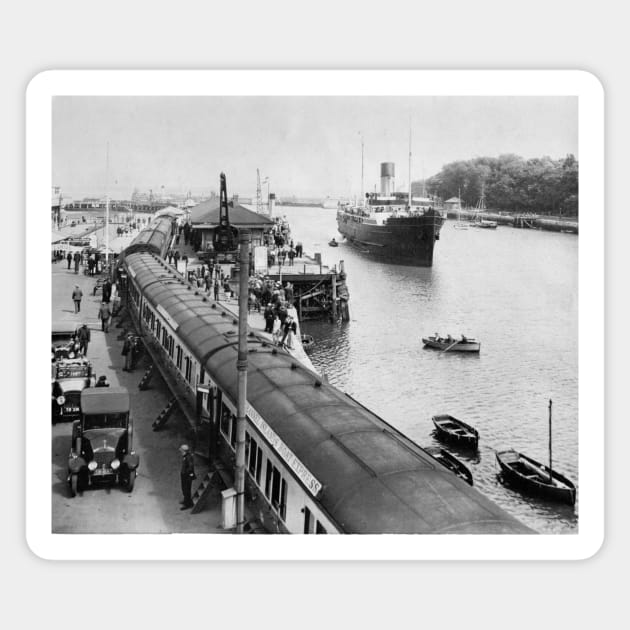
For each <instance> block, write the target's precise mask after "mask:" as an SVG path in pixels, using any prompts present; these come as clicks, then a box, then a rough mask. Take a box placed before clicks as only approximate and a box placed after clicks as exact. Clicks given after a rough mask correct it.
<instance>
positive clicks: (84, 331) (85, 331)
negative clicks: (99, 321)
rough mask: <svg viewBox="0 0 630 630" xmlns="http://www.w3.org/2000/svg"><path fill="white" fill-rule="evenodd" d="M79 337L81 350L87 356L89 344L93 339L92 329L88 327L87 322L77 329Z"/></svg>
mask: <svg viewBox="0 0 630 630" xmlns="http://www.w3.org/2000/svg"><path fill="white" fill-rule="evenodd" d="M77 339H78V340H79V352H81V353H82V354H83V356H84V357H87V351H88V345H89V343H90V341H91V334H90V329H89V328H88V327H87V324H83V326H81V328H79V330H78V331H77Z"/></svg>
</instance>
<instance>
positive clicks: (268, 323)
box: [264, 302, 276, 334]
mask: <svg viewBox="0 0 630 630" xmlns="http://www.w3.org/2000/svg"><path fill="white" fill-rule="evenodd" d="M264 318H265V332H266V333H269V334H272V333H273V322H274V320H275V319H276V314H275V313H274V312H273V306H272V305H271V303H270V302H268V303H267V306H265V312H264Z"/></svg>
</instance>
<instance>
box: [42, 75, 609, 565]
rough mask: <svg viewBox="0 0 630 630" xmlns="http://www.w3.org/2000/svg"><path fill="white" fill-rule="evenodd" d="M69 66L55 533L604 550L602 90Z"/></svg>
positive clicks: (59, 269) (53, 320) (488, 80)
mask: <svg viewBox="0 0 630 630" xmlns="http://www.w3.org/2000/svg"><path fill="white" fill-rule="evenodd" d="M79 74H80V75H81V76H73V74H72V73H70V74H69V75H67V74H66V75H65V76H61V77H57V76H55V73H52V74H50V75H49V76H48V77H46V76H44V77H43V79H42V81H43V85H44V86H45V87H44V89H47V90H49V91H50V98H49V99H42V98H40V97H37V98H36V97H35V96H32V100H33V101H34V102H38V103H39V104H40V105H41V108H42V111H45V107H46V106H48V107H49V115H50V121H49V124H50V127H49V130H50V139H49V142H50V148H51V151H50V162H49V163H48V162H44V164H43V167H42V168H46V167H49V168H50V172H49V175H48V176H49V183H50V185H49V188H47V189H48V190H50V202H49V203H50V230H49V232H50V234H51V241H50V243H51V266H50V270H51V271H50V273H51V293H50V296H51V304H50V307H51V317H50V326H51V330H50V334H51V339H52V349H51V371H52V376H51V383H52V395H51V405H52V409H51V412H50V420H51V425H50V426H51V442H50V445H49V447H48V452H49V453H50V461H51V474H50V478H49V480H48V481H47V482H46V485H47V491H48V492H49V502H48V503H47V505H48V506H50V512H49V514H48V515H47V517H48V518H49V521H48V522H49V524H50V531H49V532H46V536H47V537H48V539H49V540H62V541H63V542H62V543H60V544H61V545H62V546H63V548H64V550H66V551H68V553H70V555H71V556H73V555H74V552H73V551H72V548H73V544H74V542H73V541H75V540H76V541H80V542H77V544H78V545H88V546H89V545H90V537H89V536H77V535H79V534H87V535H97V534H98V535H112V534H133V535H135V536H136V537H137V538H138V539H139V540H140V539H146V535H162V534H194V535H198V536H196V537H195V539H196V540H198V539H199V536H201V537H202V540H203V542H202V543H201V544H202V545H203V546H204V549H205V552H206V554H207V557H212V554H213V553H214V550H217V549H222V548H223V549H225V548H226V547H225V545H228V546H229V545H231V544H234V543H233V541H234V540H235V539H236V538H238V537H237V536H236V535H237V534H250V535H254V536H256V538H255V539H250V542H249V543H248V545H249V546H253V548H254V549H255V548H256V547H257V545H258V543H257V542H256V541H258V540H260V541H261V542H260V546H261V548H262V547H264V545H265V544H266V543H265V542H264V540H265V537H266V539H267V540H268V539H269V537H270V536H271V537H274V536H277V535H280V534H296V535H298V540H300V541H301V542H304V544H305V545H310V544H314V545H316V548H317V549H322V548H323V547H322V546H324V547H325V546H326V545H327V543H326V542H322V541H323V540H324V539H323V538H321V537H320V538H315V539H310V537H306V536H304V535H309V534H320V535H322V534H327V535H328V536H329V537H330V536H332V535H334V534H354V535H399V534H407V535H409V534H412V535H415V536H414V541H418V544H419V545H420V547H419V550H418V551H417V552H416V553H417V554H419V555H420V556H421V555H422V553H423V551H421V550H420V549H423V548H424V547H423V545H425V544H427V542H428V541H429V540H431V541H432V542H431V545H434V544H435V545H437V547H435V548H436V549H438V550H439V549H444V547H441V546H443V545H446V544H449V545H450V542H446V541H453V540H454V539H456V538H457V537H460V536H462V535H466V540H475V538H474V537H473V538H471V537H470V535H479V540H481V539H482V538H483V539H484V541H488V540H490V541H499V542H497V543H496V545H497V549H499V548H502V546H503V545H505V544H507V545H512V543H514V544H515V545H516V547H515V549H516V548H517V547H518V545H521V544H522V545H523V546H522V550H521V552H520V553H524V550H525V549H527V550H528V551H527V553H531V550H536V549H537V544H538V543H537V542H536V541H537V540H540V538H539V537H540V535H543V536H545V535H553V536H554V537H557V540H558V541H559V542H558V545H557V546H556V547H555V550H556V553H558V554H559V555H562V554H563V553H566V554H568V555H569V556H570V555H571V554H572V553H573V554H574V557H575V554H576V553H578V552H576V551H575V550H576V549H579V548H580V545H584V544H586V543H584V542H581V537H582V538H586V540H587V541H592V537H591V535H592V531H593V530H592V529H591V527H592V525H591V523H592V521H589V520H588V519H589V514H592V512H593V511H592V510H591V509H590V507H589V505H590V506H592V503H591V504H589V496H588V487H589V482H590V483H592V480H593V479H596V478H597V475H595V477H593V478H589V469H588V468H585V467H584V466H583V463H584V462H583V461H582V460H581V458H582V456H583V453H585V452H586V453H588V451H584V450H583V447H584V437H585V433H584V427H583V426H582V425H581V424H580V420H581V417H580V415H581V414H580V406H581V403H583V402H584V401H583V400H582V397H584V396H586V398H587V401H586V403H585V404H588V399H589V396H592V392H591V394H589V393H585V392H584V391H583V389H581V388H580V382H581V379H582V378H584V376H585V375H584V374H582V373H581V370H580V364H579V359H580V358H581V357H580V352H581V351H582V350H583V349H582V348H581V347H580V334H579V324H580V318H588V317H589V314H588V312H584V310H582V311H581V309H580V304H581V303H580V298H581V297H582V296H581V295H580V288H581V287H584V286H585V285H583V284H581V282H580V281H581V278H580V274H579V269H580V267H579V264H578V262H579V256H580V254H582V255H584V254H586V255H588V254H589V252H590V251H592V250H591V249H590V248H591V244H592V241H591V240H589V238H588V236H587V238H586V240H585V239H584V230H583V225H582V226H581V225H580V223H581V221H580V219H581V217H580V207H581V201H582V199H583V198H584V197H583V195H584V191H583V190H582V183H583V181H584V179H583V172H582V168H583V164H582V162H581V151H583V147H584V146H588V144H587V143H588V140H587V138H585V137H584V136H581V133H580V130H581V129H584V127H585V123H584V118H585V117H587V123H593V128H594V129H595V135H597V129H598V127H597V125H598V124H599V123H601V121H598V120H597V119H594V118H593V119H588V116H589V114H588V111H589V110H588V107H587V105H588V103H589V99H591V101H593V100H594V101H597V98H598V94H597V90H596V89H594V88H593V85H594V83H593V82H591V81H590V78H589V76H588V75H584V74H579V73H578V74H575V73H574V74H571V73H566V74H564V75H562V73H557V74H559V75H560V76H558V77H557V78H558V80H559V81H560V83H561V84H562V81H564V85H566V90H564V91H563V90H558V89H556V90H553V91H552V90H545V88H544V85H545V82H546V81H547V77H545V76H544V74H545V73H544V72H543V73H539V74H540V78H541V79H542V80H541V81H539V82H538V83H537V80H538V75H534V76H533V77H529V78H528V81H529V83H527V82H526V83H525V85H527V88H528V89H527V90H523V91H522V93H519V92H516V93H515V92H514V90H513V89H511V88H510V85H509V81H508V83H507V84H506V83H505V78H506V77H505V76H504V75H505V73H503V74H502V76H500V77H499V76H493V75H492V73H490V76H485V77H483V78H482V81H483V86H484V87H485V88H486V90H485V91H484V90H482V89H480V90H479V93H475V92H474V91H471V90H470V89H469V85H470V79H471V76H470V73H468V74H467V73H463V75H464V76H463V77H462V78H463V80H462V81H461V82H460V83H458V82H457V80H453V79H452V77H448V78H447V79H446V83H445V84H444V85H442V86H441V87H442V89H440V86H438V85H436V89H435V91H434V92H431V91H430V90H428V89H427V88H426V87H423V88H422V89H418V88H417V87H416V89H407V90H404V89H403V90H401V87H400V85H401V84H400V78H401V77H400V76H398V77H395V76H392V73H389V72H386V71H384V72H377V73H375V75H376V77H375V78H376V79H378V81H377V85H378V86H379V87H378V90H374V88H373V85H374V83H373V82H370V81H367V82H366V81H365V77H363V76H362V77H357V76H350V77H349V79H350V83H351V84H352V83H353V82H354V85H356V88H357V89H356V93H348V90H347V89H344V90H339V88H338V86H337V83H336V80H337V77H329V76H323V77H319V78H318V80H319V81H320V82H319V84H318V89H317V90H315V91H314V92H317V93H310V92H309V91H308V90H306V91H305V92H304V93H300V92H301V91H302V90H300V89H299V88H298V89H295V93H291V89H292V88H294V84H292V83H291V80H292V78H295V77H290V76H276V77H274V81H272V87H271V89H261V90H260V91H259V92H257V91H256V89H255V86H254V87H253V88H250V89H249V90H248V91H247V92H246V93H243V94H234V93H233V92H230V89H229V88H230V86H229V85H226V86H225V91H224V92H221V91H219V92H218V93H216V91H211V90H207V89H206V88H204V85H205V84H204V83H203V81H202V82H201V84H200V89H198V90H197V91H194V90H191V91H188V92H187V91H186V89H185V87H186V86H183V87H182V86H180V85H176V81H175V82H174V87H173V89H170V90H165V93H164V94H155V93H154V92H153V90H152V89H151V90H149V93H142V91H140V90H139V91H138V93H134V92H133V91H129V90H127V91H126V90H124V89H122V90H120V93H116V80H117V79H116V77H115V76H114V78H113V79H111V77H108V80H111V82H110V84H109V90H108V91H107V93H102V91H101V92H99V91H98V90H97V91H93V90H92V89H91V88H89V87H88V89H86V90H85V91H84V92H82V90H81V89H80V86H82V85H85V84H84V83H83V79H84V78H85V75H86V74H87V75H89V76H88V78H89V79H90V80H92V81H93V82H97V83H99V85H100V80H101V78H100V77H99V73H98V72H92V73H79ZM123 74H124V73H123ZM176 74H177V73H171V76H169V73H166V75H165V79H164V81H165V84H168V82H169V80H170V79H171V77H172V75H176ZM252 74H256V73H252ZM298 74H299V73H298ZM332 74H334V73H332ZM350 74H352V73H350ZM508 74H509V73H508ZM517 74H518V73H512V75H511V76H510V77H508V79H510V78H511V79H513V80H514V81H515V82H518V81H519V77H518V76H517ZM141 78H142V77H141ZM213 78H214V77H210V81H211V80H212V79H213ZM266 78H267V77H265V79H266ZM300 78H301V79H302V80H303V81H309V77H308V75H307V73H305V74H304V76H302V77H300ZM57 79H59V85H56V84H55V81H56V80H57ZM413 79H414V83H413V85H414V86H417V85H418V81H419V80H420V81H421V80H422V79H426V80H427V81H428V82H429V83H430V81H431V80H432V77H428V76H418V75H414V76H413ZM68 80H69V81H70V83H69V85H70V88H71V89H67V88H68ZM389 80H392V84H391V85H392V89H391V91H389V90H388V81H389ZM36 81H37V79H36ZM403 81H404V77H403ZM366 83H367V85H368V86H369V88H368V89H366ZM518 84H519V85H524V84H523V83H518ZM539 84H540V87H539V88H538V89H537V87H538V85H539ZM489 86H490V87H492V88H493V89H488V87H489ZM501 86H506V89H505V93H502V92H501ZM152 87H153V86H152ZM188 87H189V86H188ZM64 88H65V89H64ZM77 88H78V89H77ZM458 88H463V89H461V93H459V89H458ZM287 89H289V92H288V93H286V90H287ZM204 90H206V92H205V93H204ZM585 112H586V113H585ZM580 117H582V118H580ZM33 118H34V119H35V118H36V115H35V114H33ZM33 140H35V138H33ZM40 140H41V139H40ZM590 168H592V161H591V162H590V163H589V162H588V161H587V165H586V169H587V170H588V169H590ZM40 170H41V169H40ZM587 188H588V186H587ZM42 189H43V188H42ZM587 194H588V191H587ZM581 228H582V229H581ZM582 280H583V279H582ZM586 288H587V290H588V285H587V287H586ZM582 304H584V302H582ZM41 328H42V330H43V328H44V326H41ZM43 343H44V342H42V344H43ZM43 347H44V346H43V345H42V348H43ZM42 348H40V349H39V350H40V351H41V350H42ZM40 354H41V352H40ZM582 382H583V381H582ZM596 429H597V427H593V426H590V427H589V428H588V429H586V431H593V430H596ZM38 483H40V484H43V479H40V480H38ZM583 486H584V487H586V488H587V490H586V491H585V493H584V494H585V495H586V500H583V493H582V487H583ZM591 496H592V495H591ZM582 506H586V509H585V512H586V521H584V519H583V513H584V511H583V510H582V509H581V507H582ZM42 513H43V511H42ZM585 523H586V526H585ZM40 525H41V524H40ZM48 535H50V537H49V536H48ZM225 535H228V537H227V538H226V537H225ZM218 536H222V538H221V539H219V538H217V537H218ZM102 538H103V537H102V536H101V537H99V540H101V539H102ZM105 538H108V537H107V536H105ZM149 538H150V539H151V544H152V545H153V546H154V548H159V547H160V545H161V540H164V541H169V542H166V543H165V544H166V545H171V544H172V539H170V538H169V537H168V536H163V537H162V538H160V536H157V537H155V536H153V537H151V536H149ZM184 538H185V537H184ZM361 538H362V536H351V537H349V538H348V540H351V541H358V540H360V539H361ZM178 539H179V540H181V539H182V537H181V536H180V537H179V538H178ZM385 539H388V540H391V536H386V537H385ZM310 540H314V541H316V542H313V543H311V542H310ZM381 540H384V539H381ZM462 540H463V539H462ZM224 541H225V542H224ZM228 541H229V542H228ZM252 541H254V542H252ZM564 541H567V542H566V543H565V542H564ZM129 544H130V545H134V542H133V537H132V539H131V541H130V542H129ZM300 544H301V543H300ZM332 544H334V545H338V544H339V543H332ZM351 544H354V542H353V543H351ZM358 544H359V545H360V544H361V543H360V542H359V543H358ZM395 544H397V543H394V545H395ZM414 544H415V542H414ZM484 544H485V543H484ZM484 544H481V542H480V544H476V543H471V544H470V547H471V549H469V550H468V551H464V552H463V554H464V555H467V554H472V555H473V556H475V557H479V556H483V555H484V554H485V553H488V554H489V557H491V556H492V554H493V553H497V551H496V550H495V551H494V552H492V550H490V551H488V549H487V548H485V547H484ZM455 545H457V547H453V548H456V549H458V550H459V551H458V552H457V553H461V547H460V545H461V543H455ZM563 545H566V547H563ZM573 545H576V546H575V547H573ZM53 546H54V543H53ZM491 546H492V542H491V543H490V547H491ZM587 546H588V545H587ZM572 549H573V551H571V550H572ZM318 553H321V552H318ZM353 553H360V552H359V551H354V552H353ZM431 553H435V551H433V552H429V555H431ZM437 553H438V554H439V553H440V551H438V552H437ZM513 553H516V555H518V553H519V552H518V551H516V552H514V551H513ZM534 553H535V551H534ZM159 555H160V554H159V552H158V556H159ZM184 555H185V554H184ZM446 555H447V556H448V552H447V554H446ZM543 555H544V554H543ZM432 557H439V555H438V556H432Z"/></svg>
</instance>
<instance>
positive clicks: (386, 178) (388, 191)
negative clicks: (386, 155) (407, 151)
mask: <svg viewBox="0 0 630 630" xmlns="http://www.w3.org/2000/svg"><path fill="white" fill-rule="evenodd" d="M395 178H396V175H395V171H394V163H393V162H381V195H382V196H383V197H391V195H393V194H394V179H395Z"/></svg>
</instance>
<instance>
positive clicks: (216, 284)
mask: <svg viewBox="0 0 630 630" xmlns="http://www.w3.org/2000/svg"><path fill="white" fill-rule="evenodd" d="M220 286H221V285H220V284H219V279H218V278H217V279H216V280H215V281H214V301H215V302H218V301H219V288H220Z"/></svg>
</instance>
